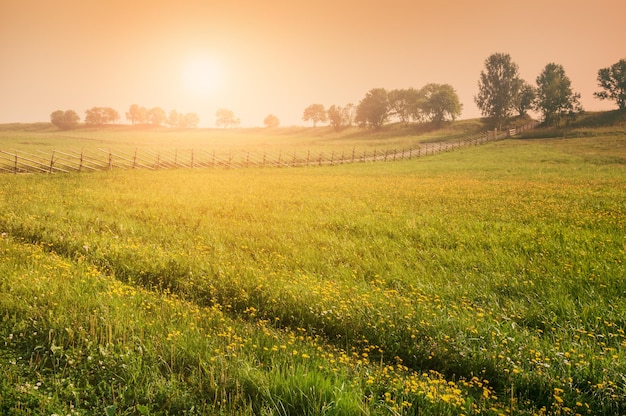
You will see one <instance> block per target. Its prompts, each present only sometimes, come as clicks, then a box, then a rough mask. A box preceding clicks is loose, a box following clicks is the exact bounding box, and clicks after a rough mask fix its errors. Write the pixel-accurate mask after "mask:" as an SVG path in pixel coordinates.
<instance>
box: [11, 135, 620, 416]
mask: <svg viewBox="0 0 626 416" xmlns="http://www.w3.org/2000/svg"><path fill="white" fill-rule="evenodd" d="M581 128H585V129H586V128H587V127H585V126H583V127H581ZM568 134H570V135H572V136H577V135H580V134H578V133H576V132H575V131H570V132H569V133H568ZM624 160H626V143H625V142H624V136H623V135H622V134H614V133H610V132H609V133H607V132H606V130H599V131H598V135H596V137H592V138H589V137H586V138H580V137H579V138H561V139H558V140H542V139H538V140H510V141H504V142H499V143H493V144H490V145H487V146H484V147H481V148H472V149H464V150H461V151H457V152H454V153H450V154H445V155H439V156H436V157H430V158H426V159H421V160H416V161H410V162H400V163H394V164H357V165H354V166H341V167H334V168H315V169H290V170H282V169H277V170H274V169H271V170H243V171H198V172H187V171H170V172H135V173H133V174H132V175H129V174H128V173H124V172H110V173H98V174H90V175H68V176H64V175H56V176H54V177H48V176H24V177H21V176H20V177H14V176H7V177H5V178H6V180H5V181H3V184H2V188H0V206H1V207H2V209H1V212H2V214H1V215H0V224H1V226H0V227H1V230H0V231H2V232H4V233H6V234H5V235H3V240H2V251H0V253H2V257H3V259H4V261H3V262H2V265H1V266H0V269H1V271H2V273H1V274H0V276H2V281H1V283H0V287H1V288H2V290H0V304H1V305H2V309H3V310H6V311H7V312H6V313H5V315H4V317H3V319H2V321H1V323H0V328H1V330H2V332H0V334H1V335H0V339H2V340H3V342H4V344H0V346H2V349H1V350H0V351H1V352H0V357H1V358H0V363H1V364H0V365H1V366H0V373H1V374H2V375H3V377H1V379H2V380H5V381H4V382H3V383H4V384H0V402H1V405H3V406H4V407H3V408H2V409H3V412H4V413H11V412H14V413H16V414H19V413H20V412H19V411H18V410H19V409H20V408H22V409H26V408H30V409H35V410H34V411H35V412H37V410H36V409H39V411H40V412H42V413H43V412H45V411H48V412H53V411H56V412H59V411H65V412H68V411H69V409H70V408H69V406H70V403H71V405H72V406H74V407H75V408H77V409H84V410H85V411H87V412H94V411H103V410H104V409H105V408H107V409H108V411H111V412H114V411H117V412H119V413H120V414H121V413H123V412H126V413H133V412H134V413H137V414H140V413H143V412H148V411H149V412H158V411H171V412H178V413H180V412H182V411H183V410H184V409H186V410H187V411H189V409H190V408H191V407H192V406H193V407H194V409H195V410H194V411H195V412H198V413H201V412H203V411H205V412H208V411H209V409H213V410H212V411H213V412H217V411H220V409H221V411H223V412H225V413H228V412H238V413H246V412H258V413H262V412H266V413H272V412H273V413H275V414H304V413H307V412H308V413H310V414H319V413H321V409H322V408H323V407H324V406H326V407H327V410H328V411H329V412H331V413H332V412H335V413H337V414H354V413H357V412H363V413H372V414H376V413H378V412H380V413H385V412H388V411H389V409H392V408H395V409H396V410H397V411H405V412H407V413H412V412H417V410H416V409H418V408H419V409H421V414H460V413H471V412H473V411H477V412H478V411H481V412H484V413H489V412H491V411H493V413H494V414H497V413H499V412H505V411H506V410H511V408H513V410H514V411H515V412H518V413H519V414H524V413H526V412H527V413H541V412H547V413H553V414H567V413H572V414H574V413H581V414H615V413H619V412H623V411H624V409H625V407H624V406H625V403H624V402H623V397H624V392H625V386H624V381H623V379H622V378H620V377H621V376H620V375H621V374H624V372H625V371H626V368H625V367H626V357H625V356H624V348H626V337H625V335H624V329H625V328H624V321H625V319H626V310H625V309H624V306H623V305H624V304H625V302H624V293H626V287H624V283H623V279H622V278H621V276H623V275H624V274H625V272H626V270H624V267H625V266H624V259H625V254H626V253H625V252H624V250H625V247H624V245H623V238H624V232H625V228H626V224H625V223H624V218H626V215H625V214H626V212H624V206H626V188H625V186H624V183H625V182H624V178H625V176H626V174H625V171H624ZM5 178H3V179H5ZM155 289H158V290H155ZM163 290H165V291H166V293H172V292H173V293H174V294H175V296H171V295H163V294H162V291H163ZM183 299H184V300H183ZM155 310H156V311H158V313H156V314H155V313H154V312H153V311H155ZM128 317H131V319H128ZM283 347H284V348H283ZM90 357H91V359H90ZM428 370H432V371H434V372H431V373H428ZM413 371H415V372H413ZM422 373H426V374H425V375H423V376H422V375H421V374H422ZM442 375H443V376H445V377H446V378H445V379H442V377H443V376H442ZM281 380H282V381H281ZM485 380H487V381H488V383H489V384H486V383H487V381H485ZM440 381H442V382H440ZM37 383H39V384H37ZM445 386H448V387H449V388H448V389H446V387H445ZM489 386H492V388H493V389H492V388H489ZM35 387H37V388H35ZM511 392H512V393H511ZM511 394H512V399H511ZM283 406H284V407H283ZM587 406H589V410H588V409H587ZM542 407H543V409H544V410H542ZM281 409H283V410H281ZM489 409H493V410H489ZM190 413H193V412H190Z"/></svg>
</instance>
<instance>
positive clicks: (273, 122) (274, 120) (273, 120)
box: [263, 114, 280, 129]
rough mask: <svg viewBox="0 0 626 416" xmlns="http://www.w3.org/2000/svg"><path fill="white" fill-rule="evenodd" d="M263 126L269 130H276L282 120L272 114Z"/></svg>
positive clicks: (266, 118) (264, 121)
mask: <svg viewBox="0 0 626 416" xmlns="http://www.w3.org/2000/svg"><path fill="white" fill-rule="evenodd" d="M263 124H265V127H268V128H272V129H273V128H276V127H278V125H279V124H280V120H278V117H276V116H275V115H274V114H270V115H268V116H267V117H265V119H264V120H263Z"/></svg>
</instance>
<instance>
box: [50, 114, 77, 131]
mask: <svg viewBox="0 0 626 416" xmlns="http://www.w3.org/2000/svg"><path fill="white" fill-rule="evenodd" d="M79 121H80V117H79V116H78V114H77V113H76V111H74V110H66V111H63V110H57V111H54V112H53V113H52V114H50V122H51V123H52V124H54V125H55V126H57V127H58V128H60V129H63V130H69V129H73V128H74V127H76V126H77V125H78V122H79Z"/></svg>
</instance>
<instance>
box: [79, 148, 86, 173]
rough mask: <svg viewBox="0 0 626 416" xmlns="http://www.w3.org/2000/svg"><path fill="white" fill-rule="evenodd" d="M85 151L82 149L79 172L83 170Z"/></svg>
mask: <svg viewBox="0 0 626 416" xmlns="http://www.w3.org/2000/svg"><path fill="white" fill-rule="evenodd" d="M84 151H85V149H80V162H79V164H78V171H79V172H81V171H82V170H83V152H84Z"/></svg>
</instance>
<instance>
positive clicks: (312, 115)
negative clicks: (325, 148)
mask: <svg viewBox="0 0 626 416" xmlns="http://www.w3.org/2000/svg"><path fill="white" fill-rule="evenodd" d="M302 120H304V121H312V122H313V127H315V126H316V125H317V123H319V122H322V123H324V122H326V120H328V118H327V115H326V110H325V109H324V106H323V105H322V104H311V105H310V106H308V107H307V108H305V109H304V113H303V114H302Z"/></svg>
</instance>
